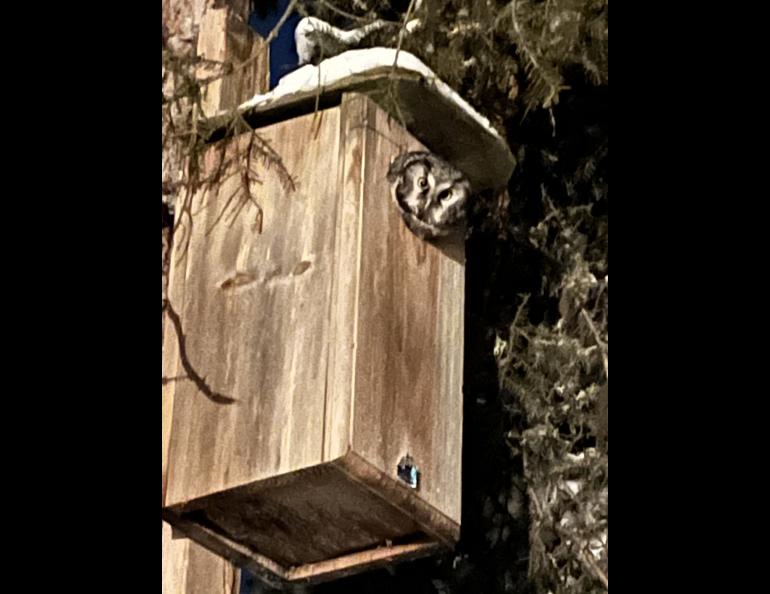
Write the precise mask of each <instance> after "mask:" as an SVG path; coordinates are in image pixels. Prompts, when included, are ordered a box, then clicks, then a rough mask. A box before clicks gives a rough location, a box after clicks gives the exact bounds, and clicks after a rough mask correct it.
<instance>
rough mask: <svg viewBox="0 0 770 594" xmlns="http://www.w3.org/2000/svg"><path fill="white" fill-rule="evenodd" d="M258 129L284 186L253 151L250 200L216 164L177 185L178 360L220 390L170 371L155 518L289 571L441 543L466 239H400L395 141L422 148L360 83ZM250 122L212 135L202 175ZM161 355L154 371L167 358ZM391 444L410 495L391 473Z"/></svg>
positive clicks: (244, 559)
mask: <svg viewBox="0 0 770 594" xmlns="http://www.w3.org/2000/svg"><path fill="white" fill-rule="evenodd" d="M259 134H260V136H261V137H262V138H266V139H268V140H269V141H270V143H271V146H272V147H273V149H274V150H275V151H276V152H277V153H278V154H279V155H281V157H282V159H283V162H284V164H285V166H286V168H287V170H288V171H289V172H290V173H291V174H292V175H293V177H294V179H295V180H296V189H295V191H291V190H290V189H288V188H287V187H286V183H285V179H284V178H283V177H282V176H281V175H280V174H279V170H278V168H277V167H276V166H272V167H269V168H267V167H265V165H264V160H263V159H262V158H261V157H259V156H258V155H254V156H253V157H252V158H251V160H250V161H249V166H250V167H253V168H256V170H257V172H258V174H259V176H260V180H261V185H259V184H254V187H253V189H254V191H255V196H254V199H255V200H256V201H257V203H258V205H257V204H255V203H254V202H252V201H250V200H248V199H247V198H246V197H245V196H241V197H240V199H239V198H238V193H237V190H238V188H239V184H241V183H242V177H241V175H239V174H237V165H236V164H230V165H228V166H226V167H223V175H224V177H223V179H224V182H223V183H222V185H221V187H220V188H219V189H218V191H214V190H202V191H201V192H199V193H198V195H196V196H195V197H194V200H193V204H192V207H191V210H190V212H192V213H194V216H193V219H192V226H191V228H190V229H189V234H188V236H189V242H188V243H187V251H186V256H185V257H184V258H182V257H179V258H175V259H174V260H173V262H172V272H171V276H172V279H171V289H170V291H171V302H172V305H173V306H174V308H175V310H176V311H177V312H179V314H180V318H181V320H182V323H183V326H184V329H185V335H186V341H185V342H186V349H185V350H186V357H187V359H188V360H189V362H190V363H191V364H192V365H194V366H195V368H196V370H197V373H198V375H200V376H202V377H204V378H205V381H206V382H207V384H208V385H209V386H210V388H211V390H212V391H214V392H217V393H219V394H222V395H225V396H227V397H230V398H233V399H235V402H234V403H233V404H230V405H226V404H218V403H216V402H213V401H211V400H210V399H207V398H206V397H205V396H204V395H203V394H202V393H201V392H200V390H199V389H198V387H197V386H196V385H195V384H194V383H193V382H190V381H177V382H175V383H174V384H173V386H174V390H173V392H170V394H171V396H172V398H173V417H172V420H171V431H170V446H169V448H168V464H167V466H168V472H167V473H166V475H165V476H167V477H168V487H167V490H166V494H165V500H164V518H166V519H167V521H169V522H171V523H173V524H174V525H175V526H177V527H178V528H179V529H180V530H183V531H184V532H185V533H186V534H188V535H189V536H190V537H191V538H194V539H195V540H196V541H198V542H200V543H202V544H203V545H204V546H206V547H207V548H209V549H211V550H213V551H215V552H217V554H220V555H223V556H225V557H227V558H228V559H230V560H231V561H232V562H234V563H238V564H242V565H243V564H246V566H249V567H256V568H260V567H261V568H263V569H264V571H265V572H267V573H266V575H267V576H268V578H270V576H272V578H273V579H281V580H288V581H293V580H300V579H302V580H305V579H310V578H311V577H313V576H314V573H313V572H314V571H317V572H318V576H317V579H327V578H326V577H323V576H327V577H328V578H329V579H331V577H333V576H337V575H344V574H348V573H350V572H353V571H356V567H359V568H360V569H364V568H366V567H369V566H371V565H373V564H375V565H376V564H377V563H386V562H389V561H390V560H393V559H401V558H411V556H413V555H420V554H428V553H429V552H431V551H434V550H436V547H451V546H453V543H454V542H456V540H457V538H458V537H459V523H460V506H461V501H460V491H461V488H460V464H461V427H462V390H461V388H462V353H463V344H462V341H463V294H464V263H463V260H464V258H463V252H464V247H463V244H462V242H461V241H460V240H458V239H457V238H456V239H455V240H454V241H455V242H454V243H451V242H450V243H446V242H445V244H444V245H437V244H431V243H427V242H424V241H422V240H420V239H418V238H417V237H415V236H414V235H412V234H411V232H409V230H408V229H407V228H406V226H405V225H404V224H403V222H402V220H401V218H400V215H399V213H398V211H397V209H396V208H395V206H394V205H393V204H392V201H391V198H390V188H389V185H388V183H387V181H386V172H387V169H388V166H389V164H390V162H391V160H392V159H393V158H394V157H395V156H396V155H397V154H399V153H400V152H401V151H403V150H420V149H423V148H424V147H423V145H422V144H421V143H420V142H418V141H417V140H416V139H414V138H413V137H412V136H411V135H410V134H409V133H408V132H406V131H405V130H404V129H403V128H402V127H401V126H400V125H399V124H398V123H397V122H395V121H394V120H392V119H391V118H389V116H388V115H387V113H385V112H384V111H383V110H382V109H381V108H379V107H378V106H377V105H376V104H375V103H374V102H373V101H371V100H370V99H369V98H367V97H364V96H360V95H350V96H345V97H344V98H343V99H342V104H341V106H339V107H336V108H333V109H329V110H325V111H322V112H320V113H318V114H317V115H315V116H314V115H313V114H308V115H305V116H302V117H299V118H296V119H292V120H289V121H285V122H280V123H277V124H273V125H271V126H268V127H266V128H263V129H261V130H259ZM250 136H251V134H250V133H247V134H245V135H243V136H241V137H238V138H235V139H233V141H232V143H231V144H230V146H229V147H228V148H227V149H226V150H224V151H223V150H221V147H220V146H212V147H211V148H210V150H209V152H208V153H207V155H206V163H205V169H206V171H207V172H209V171H213V170H216V169H217V167H218V165H219V164H220V163H221V162H222V161H221V160H222V159H223V158H224V159H225V162H227V159H229V158H230V157H236V156H237V155H239V154H242V153H243V150H244V148H245V147H247V145H248V142H249V140H250ZM231 173H236V174H235V175H230V174H231ZM233 196H235V198H232V197H233ZM239 200H245V202H239ZM217 221H218V222H217ZM167 333H168V330H167ZM169 352H171V353H172V355H173V358H174V359H175V360H172V361H168V362H166V363H164V365H166V366H168V368H169V372H171V371H173V370H174V369H177V368H180V364H179V359H180V357H181V354H180V353H178V352H175V351H174V349H173V348H170V349H169ZM174 366H176V367H174ZM406 454H409V455H411V456H412V458H413V459H414V460H415V462H416V464H417V466H418V468H419V471H420V483H419V488H418V489H416V490H413V489H411V488H409V487H408V486H406V485H405V484H404V483H403V482H401V480H400V479H399V478H398V477H397V474H396V466H397V464H398V462H399V460H400V459H401V457H402V456H404V455H406ZM165 467H166V465H165V464H164V469H165ZM164 472H165V471H164ZM388 543H390V544H392V545H393V546H392V547H390V549H391V550H388V551H385V550H382V547H384V546H385V545H386V544H388ZM417 543H422V544H421V545H420V546H416V544H417ZM407 545H409V546H407ZM412 545H415V546H412ZM423 545H424V546H423ZM399 547H405V548H399ZM385 548H386V549H387V548H388V547H385ZM313 579H316V578H314V577H313Z"/></svg>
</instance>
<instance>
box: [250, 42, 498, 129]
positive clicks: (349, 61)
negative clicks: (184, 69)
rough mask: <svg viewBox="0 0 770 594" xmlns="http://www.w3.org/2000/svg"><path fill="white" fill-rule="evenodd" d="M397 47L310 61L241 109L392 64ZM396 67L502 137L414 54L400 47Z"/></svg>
mask: <svg viewBox="0 0 770 594" xmlns="http://www.w3.org/2000/svg"><path fill="white" fill-rule="evenodd" d="M396 51H397V50H395V49H393V48H386V47H373V48H369V49H358V50H349V51H346V52H343V53H341V54H339V55H337V56H334V57H333V58H328V59H326V60H324V61H322V62H321V63H320V64H319V65H318V66H313V65H311V64H307V65H305V66H303V67H301V68H299V69H297V70H295V71H294V72H291V73H289V74H287V75H286V76H284V77H283V78H282V79H281V80H280V81H279V82H278V85H277V86H276V87H275V88H274V89H273V90H272V91H270V92H269V93H265V94H262V95H255V96H254V97H252V98H251V99H249V100H248V101H246V102H245V103H243V104H242V105H241V106H240V107H239V109H240V110H248V109H251V108H254V107H261V106H267V105H269V104H271V103H273V102H275V101H276V100H277V99H279V98H281V97H286V96H288V95H294V94H297V93H303V92H310V91H312V92H315V91H316V90H317V89H318V86H319V83H320V86H321V87H329V86H332V85H333V84H335V83H338V82H340V81H343V80H344V79H347V78H350V77H353V76H357V75H361V74H366V73H367V72H370V71H372V70H381V69H383V68H391V67H393V65H394V64H396ZM396 67H397V68H398V69H399V70H411V71H412V72H416V73H418V74H419V75H420V76H422V77H423V78H425V80H426V81H427V82H428V83H430V84H432V85H434V86H435V89H436V91H438V92H439V93H440V94H441V95H443V96H444V97H446V98H447V99H449V100H450V101H452V102H453V103H455V104H456V105H457V106H458V107H459V108H460V109H462V110H463V111H464V112H465V113H467V114H468V115H469V116H470V117H471V118H473V119H474V120H475V121H476V122H477V123H478V124H479V125H480V126H482V127H484V128H486V129H487V130H488V131H489V133H490V134H492V135H494V136H497V137H498V138H499V137H500V135H499V134H498V132H497V130H495V129H494V128H493V127H492V125H491V124H490V123H489V120H488V119H487V118H485V117H484V116H482V115H481V114H479V113H478V112H477V111H476V110H475V109H473V107H471V106H470V105H469V104H468V102H467V101H465V99H463V98H462V97H460V95H458V94H457V93H456V92H455V91H454V90H453V89H452V88H451V87H450V86H449V85H448V84H446V83H445V82H444V81H442V80H441V79H439V78H438V77H437V76H436V74H435V73H434V72H433V71H432V70H431V69H430V68H428V67H427V66H426V65H425V64H423V63H422V61H421V60H420V59H419V58H417V57H416V56H415V55H413V54H410V53H409V52H405V51H399V52H398V63H397V64H396Z"/></svg>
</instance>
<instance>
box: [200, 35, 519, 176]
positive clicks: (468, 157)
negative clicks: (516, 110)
mask: <svg viewBox="0 0 770 594" xmlns="http://www.w3.org/2000/svg"><path fill="white" fill-rule="evenodd" d="M395 61H396V50H395V49H390V48H371V49H364V50H351V51H347V52H344V53H342V54H339V55H338V56H335V57H333V58H329V59H327V60H324V61H323V62H321V63H320V64H319V65H318V66H312V65H307V66H304V67H302V68H300V69H298V70H295V71H294V72H292V73H290V74H288V75H286V76H284V77H283V78H282V79H281V80H280V82H279V83H278V86H277V87H275V88H274V89H273V90H272V91H270V92H269V93H266V94H264V95H256V96H254V97H253V98H252V99H250V100H249V101H247V102H246V103H244V104H242V105H241V106H240V107H239V108H238V111H239V112H240V113H241V114H242V115H243V117H244V119H246V121H247V122H248V123H249V124H250V125H252V126H254V127H261V126H265V125H268V124H271V123H274V122H277V121H281V120H286V119H289V118H293V117H297V116H298V115H302V114H305V113H309V112H312V111H313V110H314V109H315V108H316V105H317V106H318V108H319V109H325V108H328V107H332V106H334V105H336V104H338V103H339V101H340V97H341V95H342V93H346V92H356V93H362V94H365V95H368V96H369V97H370V98H371V99H372V100H373V101H375V102H376V103H377V104H378V105H380V107H382V108H383V109H385V110H386V111H387V112H388V113H390V114H391V115H392V116H393V118H394V119H395V120H396V121H402V122H403V123H404V124H405V126H406V128H407V130H409V132H410V133H411V134H412V135H414V137H415V138H417V139H418V140H419V141H420V142H422V143H423V144H424V145H425V146H426V147H427V148H428V149H430V150H431V151H433V152H435V153H436V154H438V155H440V156H441V157H443V158H444V159H446V160H447V161H449V162H450V163H452V164H453V165H454V166H455V167H457V168H458V169H460V170H461V171H462V172H463V173H465V175H467V176H468V179H469V180H470V182H471V185H472V186H473V189H474V191H478V190H483V189H488V188H499V187H503V186H505V185H506V184H507V183H508V179H509V177H510V175H511V173H512V172H513V168H514V166H515V163H516V161H515V159H514V157H513V154H512V153H511V151H510V149H509V148H508V144H507V143H506V141H505V140H504V139H503V138H502V137H501V136H500V134H499V133H498V132H497V130H495V129H494V128H493V127H492V125H491V124H490V123H489V120H487V119H486V118H485V117H483V116H481V115H480V114H479V113H478V112H477V111H476V110H474V109H473V108H472V107H471V106H470V105H469V104H468V103H467V102H466V101H465V100H464V99H463V98H462V97H460V96H459V95H458V94H457V93H455V92H454V91H453V90H452V89H451V88H450V87H449V86H448V85H447V84H446V83H445V82H443V81H442V80H440V79H439V78H438V77H437V76H436V75H435V73H434V72H433V71H432V70H430V68H428V67H427V66H426V65H425V64H423V63H422V62H421V61H420V60H419V59H417V58H416V57H415V56H414V55H412V54H410V53H408V52H404V51H401V52H398V63H397V65H396V66H394V63H395ZM220 117H221V118H222V120H221V121H220V120H219V119H218V118H216V119H215V121H220V125H219V127H218V128H215V131H214V132H213V134H211V135H210V137H209V139H210V140H216V139H218V138H221V137H223V136H224V135H225V134H226V132H225V129H224V126H223V125H222V124H223V123H224V122H225V120H226V116H225V115H224V114H223V115H222V116H220Z"/></svg>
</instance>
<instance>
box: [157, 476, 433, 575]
mask: <svg viewBox="0 0 770 594" xmlns="http://www.w3.org/2000/svg"><path fill="white" fill-rule="evenodd" d="M172 511H173V512H174V513H176V514H178V515H179V516H180V518H181V519H182V520H183V521H184V522H195V523H196V524H198V525H200V526H203V527H205V528H208V529H210V530H212V531H214V532H216V533H219V534H221V535H223V536H224V537H226V538H228V539H230V540H232V541H234V542H237V543H239V545H242V546H245V547H246V548H248V549H249V550H251V551H256V552H258V553H260V554H261V555H264V556H265V557H267V558H269V559H271V560H272V561H273V562H275V563H277V564H278V565H280V566H283V567H291V566H298V565H305V564H307V563H317V562H320V561H325V560H327V559H332V558H335V557H339V556H341V555H344V554H348V553H351V552H355V551H359V550H366V549H371V548H375V547H377V546H379V545H383V544H385V542H386V541H391V542H395V541H398V540H399V539H402V538H404V537H405V536H409V535H413V534H416V533H418V532H420V529H419V527H418V526H417V524H415V522H414V521H412V519H411V518H410V517H409V516H408V515H407V514H406V513H405V512H404V511H402V510H401V509H399V508H398V507H396V506H394V505H392V504H391V502H390V501H388V500H387V499H385V498H383V497H381V496H380V495H379V494H377V493H375V492H374V491H373V490H371V489H367V488H364V486H363V485H362V484H361V483H360V482H359V481H356V480H351V477H350V475H349V474H348V473H346V472H343V471H342V469H340V468H338V467H337V466H336V465H334V464H325V465H321V466H317V467H313V468H307V469H303V470H300V471H297V472H293V473H289V474H287V475H284V476H282V477H274V478H271V479H266V480H264V481H258V482H256V483H254V484H252V485H246V486H244V487H240V488H237V489H231V490H230V491H228V492H226V493H220V494H215V495H213V496H210V497H207V498H203V499H201V500H196V501H193V502H190V503H189V504H187V505H184V506H179V507H178V508H175V509H173V510H172Z"/></svg>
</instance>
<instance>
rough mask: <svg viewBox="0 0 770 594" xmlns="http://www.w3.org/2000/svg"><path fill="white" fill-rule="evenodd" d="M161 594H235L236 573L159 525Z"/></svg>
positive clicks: (236, 570)
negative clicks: (161, 568) (161, 531)
mask: <svg viewBox="0 0 770 594" xmlns="http://www.w3.org/2000/svg"><path fill="white" fill-rule="evenodd" d="M162 540H163V570H162V571H163V575H162V582H163V594H238V592H239V590H240V570H239V569H238V568H237V567H234V566H233V565H232V564H231V563H230V562H229V561H226V560H225V559H223V558H222V557H219V556H217V555H215V554H213V553H211V552H210V551H208V550H207V549H205V548H204V547H202V546H200V545H198V544H196V543H195V542H193V541H191V540H188V539H174V538H172V536H171V527H170V526H169V525H168V524H167V523H165V522H164V523H163V539H162Z"/></svg>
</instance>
